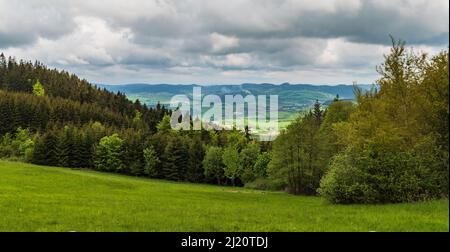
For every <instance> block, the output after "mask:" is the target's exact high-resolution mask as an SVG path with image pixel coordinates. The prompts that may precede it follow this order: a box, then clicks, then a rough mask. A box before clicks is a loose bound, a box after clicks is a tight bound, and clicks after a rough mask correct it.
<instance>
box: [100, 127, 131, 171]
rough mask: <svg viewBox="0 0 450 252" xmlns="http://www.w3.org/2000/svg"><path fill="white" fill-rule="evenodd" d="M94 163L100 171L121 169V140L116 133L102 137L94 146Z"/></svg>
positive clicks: (122, 167)
mask: <svg viewBox="0 0 450 252" xmlns="http://www.w3.org/2000/svg"><path fill="white" fill-rule="evenodd" d="M94 163H95V168H96V169H98V170H100V171H115V172H120V171H121V170H123V169H124V164H123V140H122V139H120V137H119V136H118V135H117V134H113V135H111V136H106V137H103V138H102V139H101V140H100V143H99V144H98V145H97V147H96V150H95V160H94Z"/></svg>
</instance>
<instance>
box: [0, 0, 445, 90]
mask: <svg viewBox="0 0 450 252" xmlns="http://www.w3.org/2000/svg"><path fill="white" fill-rule="evenodd" d="M448 16H449V11H448V1H447V0H434V1H425V0H396V1H395V0H328V1H318V0H279V1H273V0H232V1H219V0H184V1H177V0H154V1H150V0H134V1H133V0H129V1H121V0H97V1H87V0H85V1H75V0H69V1H64V2H62V1H57V0H42V1H32V0H30V1H26V0H24V1H20V2H19V1H17V2H14V1H8V0H0V48H9V49H8V51H10V52H12V53H15V54H19V55H18V56H20V54H23V55H28V56H29V55H31V56H30V57H36V58H38V59H42V58H43V59H44V60H45V59H48V62H49V63H50V64H52V63H53V64H56V65H58V64H59V65H61V66H64V67H70V66H71V65H77V69H87V68H89V72H90V73H92V72H95V69H106V68H107V69H109V71H112V70H111V69H114V70H115V71H118V72H120V71H119V70H118V68H122V69H126V70H129V71H138V72H139V73H142V72H143V71H149V72H152V73H155V72H159V73H160V74H161V76H168V75H170V73H171V72H172V73H174V71H175V69H176V71H177V73H176V74H181V73H182V74H185V75H186V76H195V75H199V74H200V73H208V74H215V75H216V76H219V77H217V78H221V76H220V75H221V74H234V72H233V71H247V72H251V71H255V72H258V73H261V72H264V71H267V72H277V73H274V75H278V74H280V73H283V72H292V73H293V72H301V71H300V70H301V69H308V74H311V73H312V72H314V71H316V72H317V75H318V76H321V75H322V72H326V71H329V69H331V68H334V70H333V71H332V72H334V73H336V72H339V71H340V70H339V69H346V68H354V69H358V71H359V73H361V72H364V73H366V72H367V71H363V69H366V70H367V69H370V71H372V69H373V67H374V65H375V64H376V63H375V62H379V61H380V60H381V58H382V54H383V53H384V52H385V49H386V48H387V47H386V46H388V45H389V43H390V40H389V37H388V35H389V34H392V35H393V36H395V37H396V38H401V39H404V40H406V41H407V42H408V44H413V45H415V46H419V47H424V48H427V49H429V48H435V47H440V48H446V47H447V45H448V35H449V31H448V30H449V26H448ZM39 38H43V39H45V40H48V41H52V42H53V43H41V42H40V40H39ZM25 45H26V46H25ZM180 69H185V71H182V70H180ZM129 71H124V73H126V74H129V73H130V72H129ZM229 72H233V73H229ZM341 72H343V70H342V71H341ZM302 73H304V72H302ZM274 75H270V76H274ZM281 75H282V74H280V76H281ZM242 76H245V75H242ZM233 78H238V77H236V76H233ZM271 78H272V77H271ZM284 81H289V80H281V82H284Z"/></svg>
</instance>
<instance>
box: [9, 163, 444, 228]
mask: <svg viewBox="0 0 450 252" xmlns="http://www.w3.org/2000/svg"><path fill="white" fill-rule="evenodd" d="M0 231H183V232H184V231H208V232H210V231H446V232H448V231H449V203H448V200H438V201H431V202H421V203H410V204H389V205H333V204H329V203H327V202H325V201H324V200H323V199H322V198H320V197H304V196H293V195H289V194H286V193H283V192H264V191H254V190H248V189H243V188H232V187H221V186H212V185H198V184H189V183H175V182H168V181H161V180H151V179H143V178H134V177H127V176H121V175H114V174H113V175H112V174H105V173H99V172H94V171H87V170H73V169H68V168H54V167H44V166H36V165H31V164H24V163H16V162H8V161H0Z"/></svg>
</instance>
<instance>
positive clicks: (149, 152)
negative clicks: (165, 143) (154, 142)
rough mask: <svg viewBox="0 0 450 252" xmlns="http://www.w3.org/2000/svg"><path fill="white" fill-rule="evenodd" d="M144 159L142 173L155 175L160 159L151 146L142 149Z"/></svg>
mask: <svg viewBox="0 0 450 252" xmlns="http://www.w3.org/2000/svg"><path fill="white" fill-rule="evenodd" d="M144 161H145V165H144V173H145V174H146V175H148V176H150V177H154V176H156V175H157V174H158V171H157V168H158V165H159V163H160V160H159V158H158V154H157V153H156V151H155V149H154V148H153V146H150V147H148V148H146V149H144Z"/></svg>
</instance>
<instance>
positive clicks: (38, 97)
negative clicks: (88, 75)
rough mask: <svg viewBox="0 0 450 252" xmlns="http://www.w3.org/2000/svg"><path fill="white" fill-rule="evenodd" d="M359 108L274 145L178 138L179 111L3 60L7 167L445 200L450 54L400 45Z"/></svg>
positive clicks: (315, 114)
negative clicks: (175, 120) (174, 124)
mask: <svg viewBox="0 0 450 252" xmlns="http://www.w3.org/2000/svg"><path fill="white" fill-rule="evenodd" d="M377 71H378V73H379V74H380V78H379V80H378V81H377V83H376V85H374V87H373V89H372V90H370V91H368V92H366V91H362V90H361V89H358V88H357V87H355V89H354V92H355V95H356V97H357V101H356V103H354V102H351V101H345V100H340V99H339V94H337V96H336V98H335V100H334V102H332V103H331V104H330V105H329V106H327V107H326V108H325V107H324V106H322V105H321V104H320V103H319V102H316V104H315V105H314V107H313V108H311V110H310V111H309V112H307V113H305V114H302V115H299V117H298V118H297V119H296V120H295V121H294V122H293V123H292V124H290V125H289V126H288V127H287V129H286V130H283V131H282V132H281V133H280V136H279V137H278V138H277V139H276V140H275V141H274V142H258V141H256V140H254V139H252V138H251V134H250V132H248V131H245V132H240V131H237V130H231V131H226V130H220V131H216V130H212V131H206V130H201V131H193V130H191V131H175V130H172V129H171V126H170V115H171V113H172V111H171V110H169V109H167V108H165V107H164V106H161V105H159V104H158V105H157V106H156V107H154V108H153V107H148V106H146V105H145V104H141V102H140V101H139V100H136V101H130V100H128V99H127V98H126V96H125V95H124V94H122V93H120V92H117V93H112V92H110V91H107V90H105V89H101V88H98V87H96V86H95V85H92V84H90V83H89V82H88V81H86V80H82V79H80V78H78V77H77V76H75V75H73V74H69V73H68V72H65V71H59V70H56V69H49V68H48V67H46V66H45V65H43V64H42V63H40V62H34V63H32V62H26V61H17V60H16V59H15V58H11V57H9V58H6V57H5V56H4V55H3V54H1V55H0V158H3V159H9V160H19V161H24V162H30V163H34V164H40V165H48V166H61V167H68V168H87V169H94V170H98V171H104V172H112V173H120V174H125V175H131V176H139V177H149V178H157V179H167V180H172V181H188V182H193V183H210V184H220V185H229V186H245V187H248V188H253V189H261V190H284V191H287V192H289V193H292V194H302V195H321V196H323V197H325V198H326V199H327V200H329V201H330V202H333V203H341V204H348V203H388V202H391V203H397V202H413V201H422V200H430V199H438V198H448V190H449V184H448V182H449V181H448V180H449V177H448V176H449V152H448V143H449V139H448V122H449V100H448V99H449V93H448V92H449V79H448V78H449V76H448V74H449V72H448V51H442V52H441V53H438V54H436V55H434V56H428V55H426V54H424V53H418V52H415V51H414V50H413V49H409V48H407V47H406V45H405V43H404V42H403V41H394V42H393V46H392V49H391V52H390V53H389V54H387V55H385V60H384V62H383V63H382V64H381V65H380V66H379V67H378V68H377Z"/></svg>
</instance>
